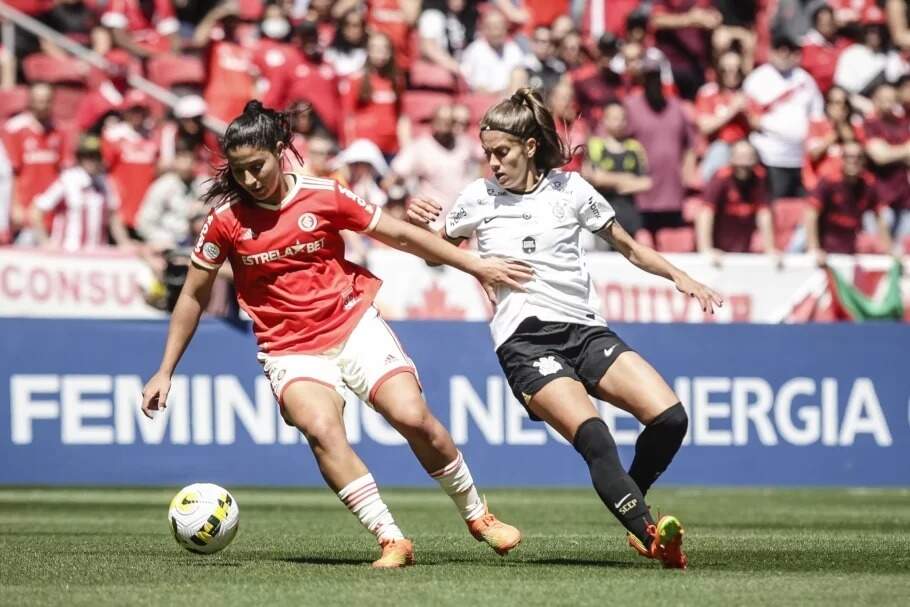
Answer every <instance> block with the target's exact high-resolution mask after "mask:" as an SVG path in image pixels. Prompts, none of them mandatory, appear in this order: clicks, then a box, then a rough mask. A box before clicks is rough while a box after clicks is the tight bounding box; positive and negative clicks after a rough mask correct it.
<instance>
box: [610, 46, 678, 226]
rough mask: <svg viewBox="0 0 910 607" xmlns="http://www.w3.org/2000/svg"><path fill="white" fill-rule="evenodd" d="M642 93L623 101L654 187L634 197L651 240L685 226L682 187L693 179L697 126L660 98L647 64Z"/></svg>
mask: <svg viewBox="0 0 910 607" xmlns="http://www.w3.org/2000/svg"><path fill="white" fill-rule="evenodd" d="M643 71H644V74H645V80H644V90H643V92H641V93H636V94H633V95H630V96H629V97H627V98H626V100H625V106H626V111H627V112H628V121H629V135H630V136H632V137H634V138H636V139H637V140H638V141H640V142H641V145H642V147H644V149H645V154H646V156H647V158H648V163H649V167H650V174H651V179H652V181H653V187H652V188H651V189H649V190H648V191H646V192H642V193H640V194H639V195H638V207H639V209H640V210H641V213H642V220H643V227H644V229H646V230H648V231H649V232H651V233H652V234H654V233H656V232H657V230H659V229H661V228H667V227H679V226H681V225H683V223H684V222H683V217H682V212H681V210H682V200H683V194H684V193H685V185H684V184H685V183H686V182H688V181H691V180H692V179H693V178H694V174H695V152H694V151H693V149H692V148H693V145H694V142H695V137H696V132H695V125H694V124H693V123H692V121H691V120H690V119H689V117H688V115H687V113H686V111H685V109H684V108H683V105H682V102H680V100H679V99H677V98H675V97H667V96H666V95H665V93H664V89H663V83H662V81H661V77H660V66H659V65H657V64H655V63H652V62H650V61H647V60H646V61H645V64H644V67H643Z"/></svg>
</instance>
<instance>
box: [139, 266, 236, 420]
mask: <svg viewBox="0 0 910 607" xmlns="http://www.w3.org/2000/svg"><path fill="white" fill-rule="evenodd" d="M217 275H218V271H217V270H204V269H202V268H200V267H198V266H196V265H195V264H190V269H189V271H188V272H187V275H186V281H185V282H184V283H183V288H182V289H181V290H180V295H179V297H177V304H176V305H175V306H174V311H173V313H172V314H171V324H170V326H169V327H168V331H167V342H166V343H165V346H164V356H162V358H161V366H160V367H159V368H158V371H157V372H156V373H155V375H153V376H152V378H151V379H150V380H149V381H148V383H147V384H145V388H143V390H142V412H143V413H144V414H145V416H146V417H148V418H150V419H151V418H153V417H154V416H155V411H158V410H159V409H164V408H166V406H167V393H168V391H169V390H170V389H171V376H172V375H173V374H174V369H176V368H177V363H178V362H179V361H180V357H181V356H183V352H184V351H185V350H186V347H187V345H189V343H190V340H191V339H192V338H193V333H195V332H196V326H197V325H198V324H199V317H200V316H202V311H203V310H205V307H206V306H207V305H208V302H209V297H210V296H211V293H212V285H213V284H214V283H215V277H216V276H217Z"/></svg>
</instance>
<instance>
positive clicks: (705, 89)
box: [695, 82, 750, 143]
mask: <svg viewBox="0 0 910 607" xmlns="http://www.w3.org/2000/svg"><path fill="white" fill-rule="evenodd" d="M737 93H738V94H743V93H742V91H738V92H737V91H731V90H729V89H722V88H720V87H719V86H718V85H717V83H714V82H709V83H707V84H705V85H704V86H702V87H701V88H700V89H699V90H698V94H697V95H696V96H695V113H696V114H697V115H698V116H699V117H702V116H708V117H713V116H716V115H717V114H718V113H719V112H724V111H725V112H730V111H731V110H730V108H731V107H732V104H733V99H734V97H735V96H736V95H737ZM749 131H750V127H749V119H748V118H746V115H745V113H743V112H739V113H738V114H737V115H736V116H735V117H734V118H733V119H732V120H731V121H730V122H728V123H727V124H725V125H724V126H722V127H720V128H719V129H718V130H717V131H715V132H714V134H713V135H711V137H710V139H711V141H715V140H718V139H719V140H721V141H725V142H727V143H735V142H737V141H739V140H740V139H745V138H746V137H748V135H749Z"/></svg>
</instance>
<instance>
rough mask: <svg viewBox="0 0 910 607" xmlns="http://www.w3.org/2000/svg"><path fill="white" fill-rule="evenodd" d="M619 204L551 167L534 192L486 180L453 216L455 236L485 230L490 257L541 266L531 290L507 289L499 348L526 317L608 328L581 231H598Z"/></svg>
mask: <svg viewBox="0 0 910 607" xmlns="http://www.w3.org/2000/svg"><path fill="white" fill-rule="evenodd" d="M614 217H615V213H614V211H613V207H611V206H610V204H609V203H608V202H607V201H606V200H605V199H604V197H603V196H601V195H600V194H598V193H597V191H596V190H595V189H594V188H593V187H592V186H591V184H589V183H588V182H587V181H585V180H584V179H583V178H582V177H581V176H580V175H579V174H578V173H566V172H562V171H558V170H552V171H550V172H549V173H548V174H547V175H546V176H545V177H544V178H543V179H541V181H540V183H539V184H538V185H537V187H536V188H535V189H534V191H532V192H528V193H525V194H513V193H511V192H508V191H507V190H505V189H504V188H502V186H500V185H498V184H497V183H496V182H495V181H490V180H485V179H478V180H477V181H475V182H473V183H472V184H471V185H469V186H468V187H467V188H465V190H464V191H463V192H462V193H461V196H459V197H458V200H457V201H456V202H455V206H454V207H452V210H451V211H449V214H448V216H447V217H446V226H445V231H446V234H447V235H448V236H449V237H450V238H470V237H471V235H472V234H475V233H476V235H477V244H478V248H479V249H480V255H481V256H482V257H490V256H494V257H506V258H511V259H519V260H522V261H524V262H526V263H528V264H529V265H530V266H531V267H532V268H534V279H533V280H531V281H530V282H528V283H527V284H526V285H525V288H526V289H527V293H521V292H517V291H512V290H511V289H507V288H500V289H499V290H498V291H497V293H496V298H497V299H498V301H499V305H497V306H496V313H495V314H494V315H493V320H492V322H491V323H490V328H491V330H492V333H493V341H494V342H495V344H496V347H497V348H498V347H499V346H500V345H502V343H503V342H504V341H505V340H506V339H508V338H509V336H510V335H512V333H514V332H515V329H516V328H517V327H518V325H519V324H520V323H521V321H522V320H524V319H525V318H528V317H531V316H536V317H538V318H539V319H540V320H544V321H551V322H570V323H578V324H584V325H592V326H602V325H605V324H606V320H605V319H604V318H603V316H601V314H600V311H599V310H600V298H599V297H598V296H597V293H596V291H595V290H594V284H593V282H592V281H591V275H590V273H589V272H588V267H587V264H586V263H585V258H584V253H583V251H582V248H581V245H580V243H579V239H580V235H581V229H582V228H584V229H586V230H590V231H591V232H598V231H600V230H602V229H603V228H604V227H606V226H607V225H609V224H610V222H612V221H613V219H614Z"/></svg>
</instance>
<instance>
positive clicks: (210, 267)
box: [190, 253, 218, 270]
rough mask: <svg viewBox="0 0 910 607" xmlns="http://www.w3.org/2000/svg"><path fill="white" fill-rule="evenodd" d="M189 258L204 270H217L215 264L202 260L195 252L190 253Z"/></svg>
mask: <svg viewBox="0 0 910 607" xmlns="http://www.w3.org/2000/svg"><path fill="white" fill-rule="evenodd" d="M190 260H191V261H192V262H193V263H194V264H196V265H197V266H199V267H201V268H203V269H205V270H217V269H218V266H216V265H215V264H212V263H209V262H207V261H203V260H201V259H199V257H198V256H197V255H196V253H192V254H190Z"/></svg>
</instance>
